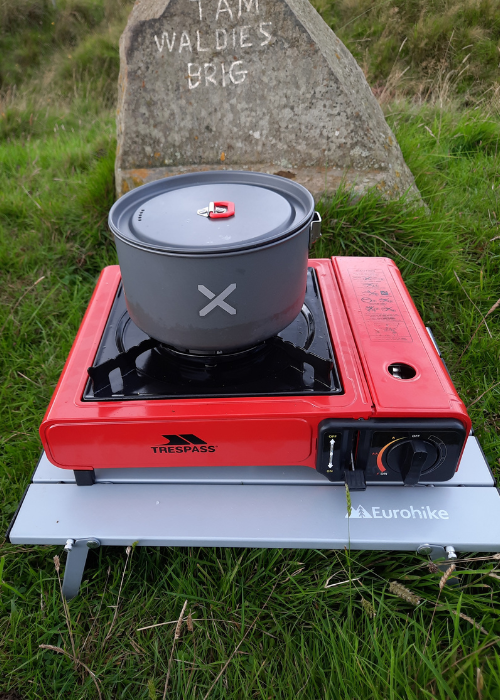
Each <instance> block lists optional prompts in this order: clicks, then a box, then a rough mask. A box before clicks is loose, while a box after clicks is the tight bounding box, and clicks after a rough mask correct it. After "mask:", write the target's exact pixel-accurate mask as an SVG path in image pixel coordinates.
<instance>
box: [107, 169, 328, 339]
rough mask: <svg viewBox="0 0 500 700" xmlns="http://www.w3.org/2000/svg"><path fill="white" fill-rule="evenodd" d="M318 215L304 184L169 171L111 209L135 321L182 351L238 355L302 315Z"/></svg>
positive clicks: (255, 176)
mask: <svg viewBox="0 0 500 700" xmlns="http://www.w3.org/2000/svg"><path fill="white" fill-rule="evenodd" d="M314 217H315V213H314V200H313V197H312V195H311V194H310V193H309V192H308V191H307V190H306V189H305V188H304V187H302V186H301V185H298V184H297V183H294V182H292V181H290V180H287V179H285V178H281V177H278V176H275V175H267V174H264V173H256V172H236V171H219V172H201V173H190V174H188V175H179V176H175V177H169V178H166V179H164V180H160V181H157V182H153V183H150V184H148V185H144V186H142V187H139V188H137V189H135V190H133V191H131V192H129V193H127V194H126V195H124V196H123V197H122V198H121V199H119V200H118V201H117V202H116V203H115V204H114V206H113V207H112V209H111V211H110V214H109V226H110V228H111V230H112V232H113V234H114V236H115V242H116V247H117V251H118V258H119V262H120V268H121V273H122V280H123V286H124V291H125V298H126V303H127V308H128V311H129V314H130V316H131V318H132V320H133V321H134V323H135V324H136V325H137V326H138V327H139V328H141V329H142V330H143V331H144V332H145V333H147V334H148V335H150V336H151V337H152V338H155V339H156V340H159V341H161V342H163V343H165V344H167V345H170V346H173V347H175V348H178V349H180V350H192V351H199V352H217V351H219V352H220V351H221V352H232V351H234V350H237V349H240V348H245V347H250V346H252V345H255V344H257V343H259V342H261V341H263V340H265V339H267V338H269V337H271V336H273V335H275V334H276V333H279V332H280V331H281V330H283V329H284V328H286V326H288V325H289V324H290V323H291V322H292V321H293V320H294V318H295V317H296V316H297V315H298V314H299V312H300V309H301V308H302V304H303V303H304V296H305V290H306V281H307V259H308V249H309V243H310V238H311V236H312V229H313V228H314V225H313V221H314Z"/></svg>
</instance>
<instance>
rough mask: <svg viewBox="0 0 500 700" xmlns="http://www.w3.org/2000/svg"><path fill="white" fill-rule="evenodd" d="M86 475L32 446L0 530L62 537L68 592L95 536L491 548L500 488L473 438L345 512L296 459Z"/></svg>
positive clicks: (497, 529) (53, 540)
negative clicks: (418, 474) (406, 482)
mask: <svg viewBox="0 0 500 700" xmlns="http://www.w3.org/2000/svg"><path fill="white" fill-rule="evenodd" d="M95 477H96V480H95V485H94V487H93V488H91V489H84V488H81V487H79V486H78V485H77V484H76V483H75V479H74V475H73V472H72V471H67V470H62V469H58V468H57V467H54V466H52V465H51V464H50V463H49V462H48V460H47V458H46V457H45V455H42V458H41V460H40V463H39V465H38V467H37V469H36V471H35V474H34V476H33V480H32V483H31V485H30V486H29V487H28V489H27V492H26V494H25V497H24V500H23V502H22V504H21V506H20V508H19V511H18V513H17V514H16V516H15V518H14V520H13V522H12V524H11V527H10V530H9V533H8V537H9V540H10V542H12V543H14V544H33V545H37V544H62V545H67V550H69V551H68V558H67V562H66V569H65V577H64V587H63V592H64V594H65V596H66V598H68V599H69V598H72V597H74V596H75V595H77V593H78V590H79V587H80V582H81V579H82V576H83V571H84V567H85V561H86V557H87V552H88V548H94V547H99V546H100V545H113V546H123V547H127V546H129V545H132V544H134V543H137V545H139V546H170V547H172V546H173V547H186V546H205V547H270V548H297V549H344V548H345V547H348V548H350V549H355V550H366V549H371V550H377V549H380V550H408V551H412V550H413V551H417V550H419V549H420V551H421V552H422V547H423V546H427V547H428V548H429V549H428V550H425V551H428V552H430V553H431V554H432V552H434V556H439V555H440V554H441V553H442V556H443V557H445V556H446V553H445V548H446V547H447V546H449V547H452V548H454V549H455V550H456V551H458V552H497V551H500V495H499V493H498V491H497V489H496V488H495V484H494V479H493V477H492V474H491V472H490V470H489V467H488V464H487V462H486V460H485V458H484V455H483V454H482V451H481V449H480V447H479V444H478V442H477V440H476V438H475V437H473V436H471V437H469V440H468V443H467V446H466V451H465V453H464V456H463V458H462V463H461V465H460V469H459V471H458V472H457V474H456V475H455V476H454V477H453V479H452V480H450V481H448V482H445V483H442V484H439V485H437V484H436V485H435V486H432V485H428V486H426V485H419V486H417V487H404V486H402V485H391V484H384V485H383V486H380V485H377V486H371V487H370V485H369V488H368V489H367V490H366V491H363V492H355V493H353V494H352V508H353V509H352V512H351V517H350V518H348V517H347V505H346V494H345V488H344V485H343V484H335V483H331V482H329V481H327V480H326V478H325V477H323V476H322V475H321V474H318V473H317V472H315V471H314V470H312V469H309V468H307V467H288V468H283V467H268V468H263V467H260V468H259V467H234V468H230V467H225V468H209V467H207V468H191V469H187V468H184V469H175V468H170V469H123V470H120V469H102V470H96V474H95ZM367 520H368V521H369V522H366V521H367ZM395 520H397V521H398V522H397V523H395V522H394V521H395ZM428 543H432V544H428ZM451 551H452V552H453V550H451ZM436 553H437V554H436Z"/></svg>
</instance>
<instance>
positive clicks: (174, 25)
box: [116, 0, 420, 198]
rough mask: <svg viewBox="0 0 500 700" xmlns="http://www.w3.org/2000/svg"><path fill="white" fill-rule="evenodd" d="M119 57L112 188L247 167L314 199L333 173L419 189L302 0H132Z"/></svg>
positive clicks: (353, 181) (354, 76) (341, 55)
mask: <svg viewBox="0 0 500 700" xmlns="http://www.w3.org/2000/svg"><path fill="white" fill-rule="evenodd" d="M120 66H121V68H120V79H119V100H118V111H117V131H118V146H117V157H116V187H117V194H118V196H120V195H122V194H124V193H125V192H127V191H128V190H130V189H131V188H134V187H137V186H138V185H142V184H144V183H146V182H150V181H152V180H157V179H159V178H162V177H169V176H171V175H177V174H180V173H187V172H193V171H199V170H257V171H261V172H268V173H275V174H278V175H282V176H284V177H288V178H292V179H294V180H295V181H297V182H299V183H301V184H303V185H304V186H305V187H307V188H308V189H309V190H310V191H311V192H312V193H313V194H314V196H315V197H317V198H318V197H320V196H321V195H322V194H324V193H328V192H332V191H334V190H335V189H336V188H337V187H338V186H339V183H340V182H341V181H342V180H344V181H345V182H346V184H347V185H348V186H352V187H353V188H354V190H355V191H357V192H360V193H362V192H364V191H366V190H367V189H368V188H371V187H377V188H378V189H379V190H380V191H381V192H382V193H383V194H384V195H385V196H386V197H391V198H394V197H398V196H400V195H401V194H402V193H403V192H405V191H407V190H409V191H410V193H411V195H412V196H413V197H417V198H419V197H420V195H419V194H418V190H417V189H416V186H415V182H414V179H413V176H412V174H411V172H410V170H409V169H408V167H407V165H406V163H405V162H404V159H403V155H402V153H401V150H400V148H399V145H398V143H397V141H396V139H395V137H394V135H393V133H392V132H391V130H390V128H389V126H388V124H387V122H386V121H385V119H384V116H383V113H382V110H381V108H380V106H379V104H378V103H377V100H376V99H375V97H374V95H373V93H372V91H371V89H370V87H369V85H368V83H367V82H366V79H365V77H364V75H363V72H362V70H361V69H360V67H359V66H358V64H357V63H356V61H355V60H354V58H353V57H352V55H351V54H350V53H349V51H348V50H347V49H346V48H345V46H344V45H343V44H342V42H341V41H340V39H338V37H336V36H335V34H334V33H333V31H332V30H331V29H330V28H329V27H328V25H327V24H326V23H325V22H324V21H323V19H322V18H321V16H320V15H319V14H318V13H317V12H316V10H315V9H314V8H313V7H312V5H311V4H310V3H309V2H308V0H138V1H137V2H136V3H135V5H134V7H133V9H132V12H131V14H130V17H129V21H128V24H127V27H126V29H125V31H124V33H123V35H122V37H121V40H120Z"/></svg>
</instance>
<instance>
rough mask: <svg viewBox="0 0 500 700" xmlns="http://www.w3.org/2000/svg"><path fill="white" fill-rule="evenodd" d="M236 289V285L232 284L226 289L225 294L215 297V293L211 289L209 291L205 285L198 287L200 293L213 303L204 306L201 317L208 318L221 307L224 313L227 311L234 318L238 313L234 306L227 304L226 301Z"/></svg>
mask: <svg viewBox="0 0 500 700" xmlns="http://www.w3.org/2000/svg"><path fill="white" fill-rule="evenodd" d="M235 289H236V285H235V284H234V283H233V284H230V285H229V287H226V289H224V291H223V292H221V293H220V294H218V295H217V296H215V294H214V293H213V292H211V291H210V289H207V288H206V287H205V285H203V284H199V285H198V291H200V292H201V293H202V294H204V295H205V296H206V297H208V299H211V300H212V301H211V302H210V303H209V304H207V305H206V306H204V307H203V308H202V310H201V311H200V316H206V315H207V314H209V313H210V312H211V311H213V310H214V309H215V308H216V307H217V306H220V308H221V309H224V311H227V313H228V314H231V316H234V314H235V313H236V309H235V308H234V306H231V305H230V304H227V303H226V302H225V301H224V299H225V298H226V297H228V296H229V295H230V294H231V293H232V292H234V290H235Z"/></svg>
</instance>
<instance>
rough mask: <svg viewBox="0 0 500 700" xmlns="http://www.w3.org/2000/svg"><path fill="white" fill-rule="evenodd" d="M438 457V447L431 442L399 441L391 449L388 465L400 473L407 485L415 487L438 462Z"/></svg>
mask: <svg viewBox="0 0 500 700" xmlns="http://www.w3.org/2000/svg"><path fill="white" fill-rule="evenodd" d="M438 456H439V455H438V450H437V447H436V446H435V445H434V444H433V443H431V442H427V441H424V440H420V439H418V438H412V439H408V440H399V441H398V442H396V443H395V444H394V446H393V447H391V448H390V449H389V451H388V453H387V464H388V466H389V468H390V469H393V470H394V471H398V472H400V474H401V476H402V477H403V481H404V483H405V484H407V485H408V486H413V485H415V484H418V482H419V479H420V476H421V475H422V473H423V472H424V471H427V470H429V469H430V468H431V467H432V466H433V465H434V464H435V463H436V462H437V459H438Z"/></svg>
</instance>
